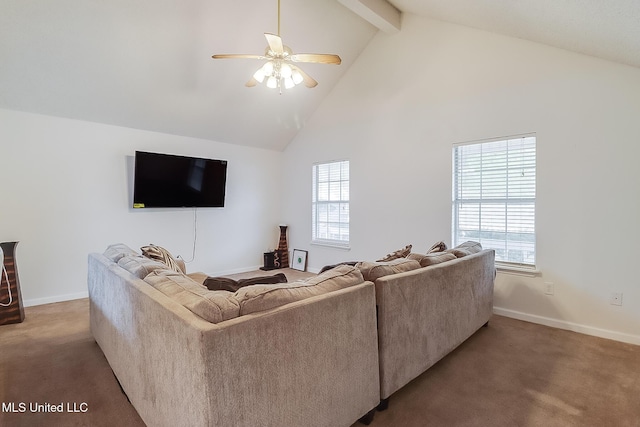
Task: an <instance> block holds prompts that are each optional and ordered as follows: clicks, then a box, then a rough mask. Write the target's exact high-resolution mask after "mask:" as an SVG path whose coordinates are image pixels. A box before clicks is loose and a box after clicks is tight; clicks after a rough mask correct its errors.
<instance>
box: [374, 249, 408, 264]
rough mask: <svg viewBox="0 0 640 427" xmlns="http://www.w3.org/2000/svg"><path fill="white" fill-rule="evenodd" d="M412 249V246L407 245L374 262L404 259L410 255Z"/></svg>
mask: <svg viewBox="0 0 640 427" xmlns="http://www.w3.org/2000/svg"><path fill="white" fill-rule="evenodd" d="M412 247H413V246H412V245H407V246H405V247H404V248H402V249H398V250H397V251H395V252H391V253H390V254H387V255H386V256H385V257H384V258H382V259H379V260H377V261H376V262H385V261H392V260H394V259H398V258H405V257H406V256H407V255H409V254H410V253H411V248H412Z"/></svg>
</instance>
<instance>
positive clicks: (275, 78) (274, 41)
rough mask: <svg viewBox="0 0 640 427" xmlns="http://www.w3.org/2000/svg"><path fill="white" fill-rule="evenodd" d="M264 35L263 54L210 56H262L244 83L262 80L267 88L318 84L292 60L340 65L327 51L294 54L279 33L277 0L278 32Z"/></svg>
mask: <svg viewBox="0 0 640 427" xmlns="http://www.w3.org/2000/svg"><path fill="white" fill-rule="evenodd" d="M264 36H265V38H266V39H267V48H266V49H265V53H264V55H252V54H217V55H213V56H212V58H213V59H224V58H245V59H262V60H265V59H266V60H267V62H266V63H264V64H263V65H262V66H261V67H260V69H258V70H257V71H256V72H255V73H254V74H253V78H251V79H250V80H249V81H248V82H247V83H246V84H245V86H247V87H254V86H256V84H257V83H265V84H266V86H267V87H269V88H271V89H275V88H280V93H282V89H283V88H285V89H290V88H293V87H295V86H296V85H298V84H300V83H304V85H305V86H306V87H308V88H314V87H316V86H317V85H318V82H317V81H315V80H314V79H313V78H312V77H310V76H309V75H308V74H306V73H305V72H304V71H302V70H301V69H300V68H298V66H297V65H294V64H293V63H307V62H311V63H316V64H335V65H340V63H341V62H342V60H341V59H340V57H339V56H338V55H334V54H327V53H298V54H294V53H293V51H292V50H291V48H290V47H289V46H286V45H284V44H283V43H282V38H281V37H280V0H278V33H277V35H276V34H271V33H264ZM265 80H266V81H265Z"/></svg>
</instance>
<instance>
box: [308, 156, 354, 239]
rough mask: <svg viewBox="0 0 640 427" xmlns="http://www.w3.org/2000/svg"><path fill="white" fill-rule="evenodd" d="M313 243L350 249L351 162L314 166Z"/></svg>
mask: <svg viewBox="0 0 640 427" xmlns="http://www.w3.org/2000/svg"><path fill="white" fill-rule="evenodd" d="M311 212H312V218H311V227H312V236H311V237H312V242H313V243H318V244H326V245H331V246H343V247H348V246H349V161H348V160H345V161H339V162H331V163H319V164H315V165H313V203H312V208H311Z"/></svg>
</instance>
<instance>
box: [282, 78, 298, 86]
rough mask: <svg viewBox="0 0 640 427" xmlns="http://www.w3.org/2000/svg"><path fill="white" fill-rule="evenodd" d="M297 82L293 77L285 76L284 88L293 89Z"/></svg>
mask: <svg viewBox="0 0 640 427" xmlns="http://www.w3.org/2000/svg"><path fill="white" fill-rule="evenodd" d="M295 85H296V84H295V82H294V81H293V79H292V78H291V77H284V88H285V89H291V88H292V87H294V86H295Z"/></svg>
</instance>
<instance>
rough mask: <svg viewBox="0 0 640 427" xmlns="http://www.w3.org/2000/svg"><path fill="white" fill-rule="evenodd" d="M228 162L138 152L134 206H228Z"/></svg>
mask: <svg viewBox="0 0 640 427" xmlns="http://www.w3.org/2000/svg"><path fill="white" fill-rule="evenodd" d="M226 182H227V161H226V160H213V159H202V158H197V157H185V156H175V155H171V154H160V153H148V152H144V151H136V157H135V169H134V180H133V207H134V208H182V207H185V208H195V207H197V208H220V207H223V206H224V196H225V187H226Z"/></svg>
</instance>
